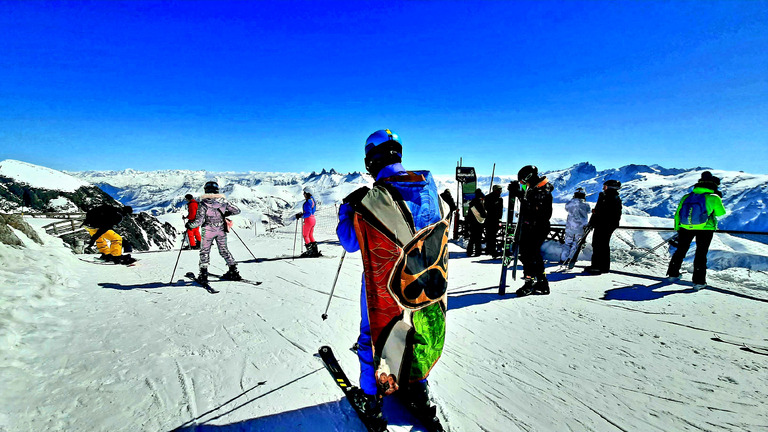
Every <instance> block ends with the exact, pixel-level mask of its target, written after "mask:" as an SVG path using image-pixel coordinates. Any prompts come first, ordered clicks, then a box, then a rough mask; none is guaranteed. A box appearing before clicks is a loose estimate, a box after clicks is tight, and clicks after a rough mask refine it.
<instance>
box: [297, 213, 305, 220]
mask: <svg viewBox="0 0 768 432" xmlns="http://www.w3.org/2000/svg"><path fill="white" fill-rule="evenodd" d="M303 215H304V213H296V219H301V217H302V216H303Z"/></svg>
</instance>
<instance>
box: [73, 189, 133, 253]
mask: <svg viewBox="0 0 768 432" xmlns="http://www.w3.org/2000/svg"><path fill="white" fill-rule="evenodd" d="M132 212H133V209H132V208H131V207H129V206H125V207H123V208H121V209H118V208H115V207H112V206H111V205H107V204H103V205H100V206H98V207H94V208H92V209H90V210H88V211H87V212H86V213H85V220H84V221H83V228H85V230H86V231H88V234H90V235H91V241H90V242H88V247H93V245H94V243H95V244H96V247H97V248H98V249H99V252H101V256H100V257H99V259H100V260H104V261H107V262H113V263H115V264H126V265H127V264H132V263H134V262H136V259H135V258H132V257H131V255H130V254H129V255H123V238H122V237H120V235H119V234H117V233H116V232H114V231H113V230H112V228H113V227H115V226H116V225H117V224H119V223H120V222H121V221H122V220H123V217H124V216H128V215H130V214H131V213H132Z"/></svg>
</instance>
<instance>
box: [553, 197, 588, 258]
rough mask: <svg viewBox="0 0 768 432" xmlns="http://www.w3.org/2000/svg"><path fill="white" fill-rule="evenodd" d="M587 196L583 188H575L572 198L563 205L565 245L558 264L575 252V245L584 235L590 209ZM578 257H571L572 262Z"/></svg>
mask: <svg viewBox="0 0 768 432" xmlns="http://www.w3.org/2000/svg"><path fill="white" fill-rule="evenodd" d="M586 198H587V194H586V193H584V188H577V189H576V192H574V194H573V198H571V199H570V201H568V202H567V203H565V210H566V211H567V212H568V219H566V221H565V243H564V244H563V250H562V252H560V262H561V263H562V262H565V260H567V259H568V257H570V256H571V255H572V254H573V253H575V252H576V245H577V244H578V243H579V240H581V236H583V235H584V228H586V227H587V224H588V223H589V218H588V216H589V213H590V212H591V211H592V209H590V208H589V204H587V200H586ZM577 258H578V257H573V259H574V261H575V260H576V259H577Z"/></svg>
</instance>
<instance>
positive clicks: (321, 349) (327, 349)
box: [317, 345, 331, 353]
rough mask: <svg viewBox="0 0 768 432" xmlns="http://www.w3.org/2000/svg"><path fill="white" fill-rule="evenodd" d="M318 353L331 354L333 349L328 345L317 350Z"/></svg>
mask: <svg viewBox="0 0 768 432" xmlns="http://www.w3.org/2000/svg"><path fill="white" fill-rule="evenodd" d="M317 352H319V353H329V352H331V347H329V346H328V345H323V346H321V347H320V349H319V350H317Z"/></svg>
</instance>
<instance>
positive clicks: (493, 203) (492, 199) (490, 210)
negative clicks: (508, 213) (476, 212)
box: [485, 191, 504, 224]
mask: <svg viewBox="0 0 768 432" xmlns="http://www.w3.org/2000/svg"><path fill="white" fill-rule="evenodd" d="M485 212H486V213H487V214H488V217H487V218H486V220H485V222H486V223H493V224H498V223H499V221H500V220H501V216H502V215H503V214H504V201H503V200H502V199H501V192H498V191H493V192H491V193H489V194H488V195H486V196H485Z"/></svg>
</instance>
